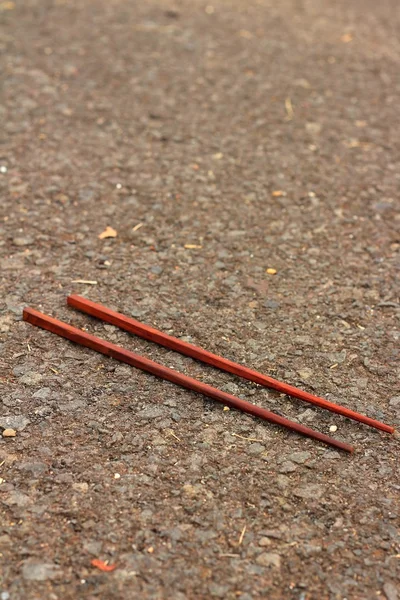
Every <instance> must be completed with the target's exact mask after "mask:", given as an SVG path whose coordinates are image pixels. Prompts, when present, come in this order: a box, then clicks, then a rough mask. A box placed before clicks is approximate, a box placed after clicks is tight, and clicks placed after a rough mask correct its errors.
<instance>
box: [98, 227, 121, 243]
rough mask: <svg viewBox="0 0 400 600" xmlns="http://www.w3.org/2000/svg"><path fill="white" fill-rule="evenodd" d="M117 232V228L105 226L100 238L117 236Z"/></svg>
mask: <svg viewBox="0 0 400 600" xmlns="http://www.w3.org/2000/svg"><path fill="white" fill-rule="evenodd" d="M117 235H118V234H117V232H116V231H115V229H113V228H112V227H110V226H109V225H108V226H107V227H106V228H105V230H104V231H102V232H101V233H100V234H99V239H100V240H104V239H106V238H115V237H117Z"/></svg>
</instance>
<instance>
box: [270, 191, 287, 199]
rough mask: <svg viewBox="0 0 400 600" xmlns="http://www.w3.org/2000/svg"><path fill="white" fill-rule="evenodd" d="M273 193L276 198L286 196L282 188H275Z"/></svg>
mask: <svg viewBox="0 0 400 600" xmlns="http://www.w3.org/2000/svg"><path fill="white" fill-rule="evenodd" d="M272 195H273V197H274V198H279V197H280V196H286V192H283V191H282V190H274V191H273V192H272Z"/></svg>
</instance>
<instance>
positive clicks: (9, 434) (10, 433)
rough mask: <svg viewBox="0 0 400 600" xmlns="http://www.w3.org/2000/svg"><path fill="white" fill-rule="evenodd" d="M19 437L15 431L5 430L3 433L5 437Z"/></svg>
mask: <svg viewBox="0 0 400 600" xmlns="http://www.w3.org/2000/svg"><path fill="white" fill-rule="evenodd" d="M16 435H17V432H16V431H15V429H5V430H4V431H3V437H15V436H16Z"/></svg>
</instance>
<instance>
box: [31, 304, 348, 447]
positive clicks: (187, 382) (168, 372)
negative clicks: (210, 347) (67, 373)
mask: <svg viewBox="0 0 400 600" xmlns="http://www.w3.org/2000/svg"><path fill="white" fill-rule="evenodd" d="M23 315H24V321H27V322H28V323H31V324H32V325H36V326H37V327H41V328H42V329H47V330H48V331H51V332H52V333H56V334H57V335H60V336H61V337H64V338H67V339H68V340H71V341H72V342H75V343H76V344H80V345H81V346H86V347H87V348H92V350H97V352H101V353H102V354H105V355H106V356H111V357H112V358H115V359H116V360H119V361H121V362H124V363H127V364H128V365H132V366H133V367H136V368H138V369H141V370H142V371H147V372H148V373H151V374H152V375H156V376H157V377H160V378H161V379H166V380H167V381H171V382H172V383H175V384H176V385H180V386H182V387H184V388H187V389H188V390H193V391H194V392H198V393H200V394H204V395H205V396H209V397H210V398H213V399H214V400H218V402H222V403H223V404H225V405H226V406H231V407H232V408H237V409H239V410H242V411H244V412H247V413H249V414H250V415H254V416H256V417H260V418H261V419H264V420H266V421H269V422H270V423H275V424H276V425H282V426H283V427H286V428H287V429H290V430H291V431H296V432H297V433H301V434H302V435H305V436H307V437H311V438H314V439H316V440H319V441H320V442H324V443H325V444H328V445H329V446H334V447H335V448H339V449H340V450H345V451H346V452H353V450H354V448H353V447H352V446H350V445H349V444H345V443H344V442H340V441H339V440H335V439H333V438H331V437H329V436H327V435H324V434H323V433H319V432H318V431H314V430H313V429H309V428H308V427H304V426H303V425H299V424H298V423H294V422H293V421H289V419H285V418H284V417H280V416H279V415H276V414H275V413H272V412H270V411H269V410H265V409H264V408H260V407H259V406H255V405H254V404H251V403H250V402H246V401H245V400H241V399H240V398H236V397H235V396H232V395H231V394H227V393H226V392H223V391H221V390H218V389H216V388H213V387H211V386H210V385H206V384H205V383H202V382H201V381H197V379H193V378H192V377H187V376H186V375H182V374H181V373H178V372H177V371H174V370H173V369H168V367H164V366H162V365H160V364H158V363H156V362H153V361H152V360H149V359H148V358H144V357H143V356H140V355H139V354H135V353H134V352H129V351H128V350H125V349H124V348H121V347H120V346H117V345H116V344H111V343H110V342H106V341H105V340H102V339H101V338H98V337H95V336H94V335H90V334H89V333H86V332H85V331H82V330H81V329H77V328H76V327H72V326H71V325H68V324H67V323H63V322H62V321H58V320H57V319H53V318H52V317H49V316H48V315H44V314H43V313H40V312H38V311H37V310H34V309H32V308H25V309H24V313H23Z"/></svg>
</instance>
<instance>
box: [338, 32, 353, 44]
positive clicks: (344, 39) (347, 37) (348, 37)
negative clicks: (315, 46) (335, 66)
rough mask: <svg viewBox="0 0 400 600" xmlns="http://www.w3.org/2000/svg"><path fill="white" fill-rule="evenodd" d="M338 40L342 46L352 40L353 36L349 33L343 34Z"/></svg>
mask: <svg viewBox="0 0 400 600" xmlns="http://www.w3.org/2000/svg"><path fill="white" fill-rule="evenodd" d="M340 39H341V41H342V42H343V43H344V44H348V43H349V42H351V41H352V40H353V36H352V34H351V33H344V34H343V35H342V37H341V38H340Z"/></svg>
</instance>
